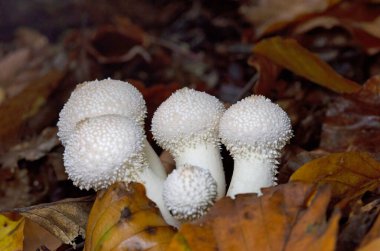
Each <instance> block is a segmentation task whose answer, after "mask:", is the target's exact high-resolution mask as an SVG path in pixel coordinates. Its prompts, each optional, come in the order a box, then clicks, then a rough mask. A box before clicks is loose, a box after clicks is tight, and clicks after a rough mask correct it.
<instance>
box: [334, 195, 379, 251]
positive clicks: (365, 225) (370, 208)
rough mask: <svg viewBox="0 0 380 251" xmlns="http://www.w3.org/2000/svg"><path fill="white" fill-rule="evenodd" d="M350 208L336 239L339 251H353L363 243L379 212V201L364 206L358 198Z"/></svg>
mask: <svg viewBox="0 0 380 251" xmlns="http://www.w3.org/2000/svg"><path fill="white" fill-rule="evenodd" d="M351 208H352V209H351V212H350V214H349V215H348V219H347V221H346V222H345V223H344V224H342V226H341V231H340V233H339V237H338V246H339V250H354V248H357V247H358V246H359V244H360V243H361V242H363V238H364V237H365V235H366V234H367V232H368V230H369V229H370V228H371V226H372V225H373V224H374V222H375V221H376V217H378V214H379V212H380V199H376V200H374V201H372V202H370V203H367V204H364V203H363V201H362V199H361V198H360V199H358V200H356V201H355V203H352V206H351ZM375 229H376V228H375ZM371 231H372V230H371ZM367 236H368V235H367ZM370 236H371V235H370ZM372 237H373V236H372ZM363 244H364V243H363ZM355 250H356V249H355Z"/></svg>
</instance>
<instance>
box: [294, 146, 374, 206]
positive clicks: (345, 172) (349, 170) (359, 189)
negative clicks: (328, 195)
mask: <svg viewBox="0 0 380 251" xmlns="http://www.w3.org/2000/svg"><path fill="white" fill-rule="evenodd" d="M379 178H380V162H378V161H376V160H375V159H374V158H373V157H372V156H371V155H370V154H368V153H364V152H345V153H333V154H330V155H327V156H325V157H322V158H318V159H315V160H312V161H310V162H308V163H306V164H305V165H303V166H302V167H301V168H299V169H298V170H297V171H296V172H294V173H293V175H292V176H291V177H290V180H291V181H305V182H310V183H318V184H330V185H331V186H332V194H333V196H334V197H335V198H338V199H343V198H345V199H346V200H348V199H352V198H355V197H357V196H360V195H362V194H364V193H365V192H366V191H368V190H373V189H375V188H377V187H378V186H379V185H380V179H379Z"/></svg>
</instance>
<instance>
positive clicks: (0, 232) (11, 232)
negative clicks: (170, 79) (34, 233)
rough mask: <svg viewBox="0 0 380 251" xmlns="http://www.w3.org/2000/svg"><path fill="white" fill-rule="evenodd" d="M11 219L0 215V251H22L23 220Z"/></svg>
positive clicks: (21, 218) (19, 218)
mask: <svg viewBox="0 0 380 251" xmlns="http://www.w3.org/2000/svg"><path fill="white" fill-rule="evenodd" d="M8 216H9V215H8ZM12 218H13V217H7V216H6V215H2V214H0V250H2V251H18V250H23V240H24V223H25V220H24V218H23V217H17V218H16V219H12Z"/></svg>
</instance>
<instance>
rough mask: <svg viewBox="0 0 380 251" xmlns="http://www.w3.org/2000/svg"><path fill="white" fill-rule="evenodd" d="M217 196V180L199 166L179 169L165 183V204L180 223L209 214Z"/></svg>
mask: <svg viewBox="0 0 380 251" xmlns="http://www.w3.org/2000/svg"><path fill="white" fill-rule="evenodd" d="M216 195H217V185H216V181H215V179H214V178H213V177H212V176H211V174H210V172H209V171H208V170H207V169H203V168H200V167H197V166H192V165H184V166H181V167H177V169H174V170H173V172H172V173H171V174H169V176H168V178H167V179H166V181H165V183H164V190H163V197H164V203H165V205H166V207H167V208H168V209H169V211H170V213H171V214H172V215H173V216H174V218H176V219H177V220H179V221H192V220H196V219H198V218H199V217H201V216H202V215H204V214H205V213H207V211H208V210H209V208H210V207H211V206H212V205H213V204H214V202H215V200H216Z"/></svg>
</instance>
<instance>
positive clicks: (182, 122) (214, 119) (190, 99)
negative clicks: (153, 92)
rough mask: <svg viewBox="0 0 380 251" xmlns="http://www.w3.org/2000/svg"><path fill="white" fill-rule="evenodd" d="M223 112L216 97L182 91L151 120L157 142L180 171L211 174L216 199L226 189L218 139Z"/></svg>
mask: <svg viewBox="0 0 380 251" xmlns="http://www.w3.org/2000/svg"><path fill="white" fill-rule="evenodd" d="M224 110H225V109H224V106H223V104H222V103H221V102H220V101H219V100H218V99H217V98H215V97H214V96H211V95H209V94H207V93H205V92H200V91H195V90H193V89H189V88H183V89H180V90H178V91H176V92H175V93H173V94H172V95H171V96H170V97H169V98H168V99H167V100H166V101H164V102H163V103H162V104H161V105H160V106H159V107H158V109H157V110H156V112H155V113H154V115H153V119H152V133H153V137H154V139H155V140H156V142H157V143H158V144H159V145H160V146H161V147H162V148H164V149H166V150H168V151H169V152H170V153H171V154H172V155H173V156H174V159H175V161H176V165H177V167H180V166H183V165H185V164H189V165H194V166H198V167H200V168H205V169H208V170H209V172H210V173H211V175H212V177H213V178H214V179H215V181H216V183H217V186H218V187H217V191H218V196H217V198H221V197H223V196H224V195H225V189H226V187H225V186H226V184H225V178H224V170H223V165H222V161H221V156H220V142H219V138H218V126H219V120H220V117H221V116H222V114H223V112H224Z"/></svg>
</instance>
